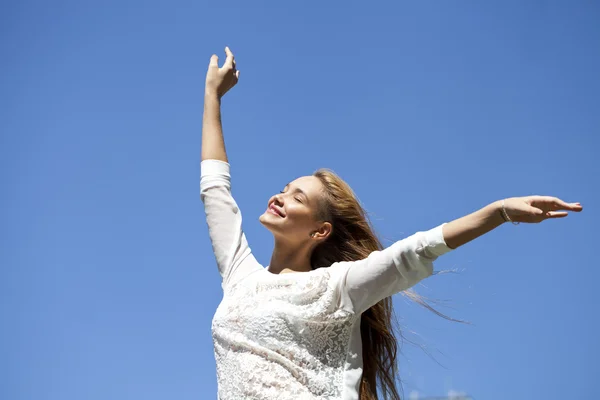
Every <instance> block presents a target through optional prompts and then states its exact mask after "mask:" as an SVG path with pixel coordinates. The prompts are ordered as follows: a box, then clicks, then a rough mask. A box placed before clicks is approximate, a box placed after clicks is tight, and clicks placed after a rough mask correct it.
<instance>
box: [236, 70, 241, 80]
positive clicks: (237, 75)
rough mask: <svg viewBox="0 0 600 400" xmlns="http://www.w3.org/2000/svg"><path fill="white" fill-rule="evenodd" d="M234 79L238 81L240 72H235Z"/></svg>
mask: <svg viewBox="0 0 600 400" xmlns="http://www.w3.org/2000/svg"><path fill="white" fill-rule="evenodd" d="M235 77H236V79H240V71H239V70H238V71H235Z"/></svg>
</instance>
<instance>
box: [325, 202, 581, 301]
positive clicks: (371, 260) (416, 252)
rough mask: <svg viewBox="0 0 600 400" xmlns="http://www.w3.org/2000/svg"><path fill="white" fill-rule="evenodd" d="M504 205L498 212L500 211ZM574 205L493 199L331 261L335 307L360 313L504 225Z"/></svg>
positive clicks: (562, 212) (560, 213) (559, 213)
mask: <svg viewBox="0 0 600 400" xmlns="http://www.w3.org/2000/svg"><path fill="white" fill-rule="evenodd" d="M503 207H504V212H503ZM582 209H583V208H582V207H581V204H579V203H565V202H564V201H562V200H560V199H558V198H556V197H549V196H527V197H513V198H510V199H505V200H500V201H496V202H494V203H492V204H490V205H488V206H485V207H484V208H482V209H480V210H478V211H475V212H474V213H472V214H469V215H466V216H464V217H462V218H459V219H456V220H454V221H452V222H449V223H447V224H442V225H439V226H437V227H436V228H433V229H431V230H428V231H424V232H417V233H415V234H414V235H412V236H410V237H408V238H406V239H402V240H399V241H397V242H395V243H394V244H392V245H391V246H389V247H388V248H386V249H384V250H381V251H374V252H372V253H371V254H370V255H369V256H368V257H367V258H365V259H363V260H358V261H348V262H340V263H337V264H338V266H337V267H336V271H338V272H339V274H340V278H339V282H340V285H341V286H342V291H341V293H342V295H341V298H340V300H341V304H342V307H344V308H349V309H352V310H353V311H354V312H357V313H361V312H363V311H365V310H366V309H368V308H369V307H371V306H373V305H374V304H376V303H377V302H378V301H380V300H382V299H384V298H386V297H388V296H392V295H393V294H395V293H398V292H401V291H403V290H406V289H408V288H410V287H411V286H413V285H415V284H416V283H418V282H419V281H421V280H422V279H425V278H427V277H428V276H429V275H431V274H432V273H433V262H434V261H435V260H436V259H437V258H438V257H439V256H441V255H443V254H445V253H447V252H449V251H450V250H451V249H455V248H457V247H459V246H462V245H463V244H465V243H467V242H470V241H471V240H473V239H475V238H477V237H479V236H481V235H483V234H485V233H487V232H489V231H491V230H492V229H494V228H496V227H498V226H499V225H501V224H503V223H505V222H508V221H509V220H510V221H513V222H514V223H517V222H530V223H536V222H541V221H543V220H545V219H549V218H562V217H566V216H567V214H568V211H581V210H582Z"/></svg>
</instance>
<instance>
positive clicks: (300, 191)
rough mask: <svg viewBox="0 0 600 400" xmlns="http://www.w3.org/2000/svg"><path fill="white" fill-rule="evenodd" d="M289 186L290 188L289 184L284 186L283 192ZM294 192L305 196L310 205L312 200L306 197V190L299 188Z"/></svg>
mask: <svg viewBox="0 0 600 400" xmlns="http://www.w3.org/2000/svg"><path fill="white" fill-rule="evenodd" d="M289 186H290V184H289V183H288V184H287V185H285V186H284V188H283V190H285V189H286V188H287V187H289ZM294 192H298V193H300V194H301V195H303V196H304V197H305V198H306V201H307V202H309V203H310V199H309V198H308V196H307V195H306V193H304V190H302V189H300V188H299V187H297V188H295V189H294Z"/></svg>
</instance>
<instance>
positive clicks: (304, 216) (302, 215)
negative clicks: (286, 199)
mask: <svg viewBox="0 0 600 400" xmlns="http://www.w3.org/2000/svg"><path fill="white" fill-rule="evenodd" d="M287 220H288V221H287V222H288V223H289V224H290V225H293V227H294V228H295V229H297V230H306V229H310V226H311V225H312V222H311V217H310V213H309V212H308V210H306V209H299V208H297V207H294V209H289V210H288V214H287Z"/></svg>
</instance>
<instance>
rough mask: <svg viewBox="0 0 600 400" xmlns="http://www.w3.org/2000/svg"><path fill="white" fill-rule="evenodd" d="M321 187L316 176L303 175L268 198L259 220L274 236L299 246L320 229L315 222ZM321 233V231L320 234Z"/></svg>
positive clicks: (317, 222)
mask: <svg viewBox="0 0 600 400" xmlns="http://www.w3.org/2000/svg"><path fill="white" fill-rule="evenodd" d="M321 190H323V184H322V183H321V181H320V180H319V178H317V177H315V176H303V177H300V178H298V179H296V180H294V181H292V182H290V183H289V184H287V185H286V186H285V187H284V188H283V190H282V193H280V194H277V195H275V196H273V197H271V198H270V199H269V202H268V204H267V210H266V211H265V212H264V214H262V215H261V216H260V218H259V221H260V222H261V223H262V224H263V225H264V226H265V227H266V228H267V229H269V230H270V231H271V232H272V233H273V235H274V236H276V237H280V238H282V239H285V241H286V242H292V243H301V242H303V241H308V240H310V239H311V236H310V235H311V234H312V233H313V232H318V231H320V229H323V227H322V224H321V223H319V222H320V221H317V220H316V214H317V210H318V204H319V203H318V202H319V201H321V196H320V194H321ZM321 233H322V232H321Z"/></svg>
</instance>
